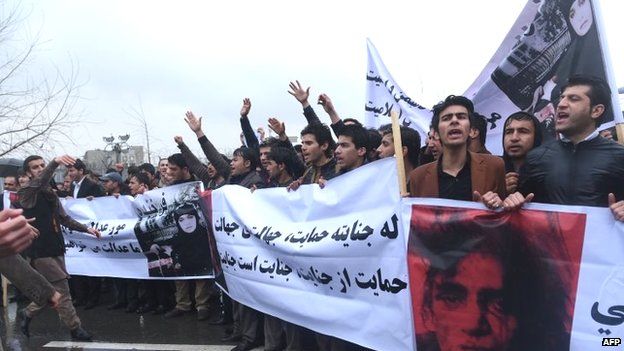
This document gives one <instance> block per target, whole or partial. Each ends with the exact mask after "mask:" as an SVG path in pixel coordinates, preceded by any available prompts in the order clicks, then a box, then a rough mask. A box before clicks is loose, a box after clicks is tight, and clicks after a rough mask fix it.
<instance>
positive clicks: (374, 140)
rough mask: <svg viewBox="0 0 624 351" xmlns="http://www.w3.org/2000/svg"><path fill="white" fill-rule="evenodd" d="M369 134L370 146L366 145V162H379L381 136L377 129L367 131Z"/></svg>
mask: <svg viewBox="0 0 624 351" xmlns="http://www.w3.org/2000/svg"><path fill="white" fill-rule="evenodd" d="M347 125H348V124H347ZM366 131H367V132H368V145H366V161H368V162H373V161H375V160H379V152H378V151H377V149H378V148H379V145H381V138H382V136H381V134H379V131H378V130H377V129H375V128H368V129H366Z"/></svg>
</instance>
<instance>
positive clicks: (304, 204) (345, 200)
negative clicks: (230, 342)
mask: <svg viewBox="0 0 624 351" xmlns="http://www.w3.org/2000/svg"><path fill="white" fill-rule="evenodd" d="M399 205H400V198H399V189H398V181H397V172H396V162H395V161H394V159H392V158H390V159H384V160H380V161H376V162H373V163H371V164H368V165H365V166H363V167H360V168H358V169H356V170H353V171H351V172H349V173H348V175H345V176H341V177H338V178H335V179H332V180H330V181H329V182H328V184H327V185H326V186H325V188H324V189H320V188H319V186H318V185H306V186H302V187H301V188H299V189H298V190H297V191H294V192H288V191H287V190H286V188H274V189H262V190H256V191H255V192H254V193H251V192H250V191H249V189H246V188H242V187H239V186H225V187H223V188H220V189H218V190H216V191H213V192H212V207H213V214H212V217H213V231H214V233H215V237H216V240H217V248H218V251H219V255H220V258H221V266H222V269H223V272H224V276H225V281H226V283H227V289H228V292H229V294H230V296H231V297H232V298H234V299H235V300H237V301H240V302H241V303H243V304H245V305H248V306H250V307H252V308H255V309H257V310H259V311H261V312H264V313H268V314H271V315H274V316H277V317H279V318H281V319H283V320H286V321H289V322H292V323H295V324H298V325H302V326H304V327H306V328H309V329H312V330H314V331H316V332H319V333H322V334H326V335H332V336H336V337H339V338H341V339H345V340H348V341H350V342H353V343H356V344H359V345H362V346H365V347H368V348H372V349H374V350H409V349H412V348H413V345H414V344H413V340H414V339H413V332H412V320H411V316H410V313H406V311H409V310H410V294H409V290H408V288H407V281H408V280H407V279H408V275H407V267H406V264H405V262H406V240H405V235H404V231H403V229H402V227H401V225H400V213H399V212H400V208H399Z"/></svg>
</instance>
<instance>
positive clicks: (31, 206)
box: [18, 155, 100, 341]
mask: <svg viewBox="0 0 624 351" xmlns="http://www.w3.org/2000/svg"><path fill="white" fill-rule="evenodd" d="M75 162H76V160H75V159H74V158H72V157H70V156H67V155H65V156H59V157H57V158H55V159H54V160H52V161H51V162H50V163H49V164H48V165H47V166H46V165H45V162H44V161H43V158H42V157H41V156H36V155H33V156H29V157H27V158H26V159H25V160H24V166H23V169H24V170H25V171H26V174H27V175H28V176H29V178H30V181H29V183H28V184H25V185H24V186H23V187H22V188H21V189H20V191H19V203H18V205H19V207H21V208H23V209H24V216H25V217H27V218H34V222H33V226H34V227H35V228H37V229H38V231H39V233H40V234H39V236H38V237H37V238H36V239H35V240H34V241H33V243H32V245H31V246H30V247H29V248H28V249H27V250H26V255H27V256H28V257H30V258H31V261H30V263H31V265H32V266H33V267H34V268H35V269H36V270H37V271H38V272H39V273H41V274H42V275H43V276H44V277H45V278H46V279H47V280H48V281H49V282H50V283H52V285H53V286H54V288H55V289H56V290H57V291H58V292H59V293H60V294H61V298H60V302H59V308H58V313H59V317H60V318H61V320H62V321H63V323H64V324H65V325H66V326H67V327H68V328H69V329H70V331H71V336H72V339H75V340H82V341H90V340H91V338H92V336H91V334H90V333H89V332H87V331H86V330H84V329H83V328H82V326H81V322H80V319H79V318H78V316H77V315H76V310H75V309H74V306H73V305H72V302H71V296H70V293H69V285H68V282H67V279H68V278H69V274H68V273H67V269H66V268H65V242H64V240H63V235H62V232H61V225H63V226H65V227H67V228H69V229H71V230H76V231H79V232H86V233H89V234H91V235H94V236H96V237H98V238H99V237H100V232H99V231H98V230H97V229H94V228H88V227H86V226H85V225H83V224H81V223H79V222H77V221H75V220H74V219H72V218H71V217H70V216H68V215H67V213H65V210H64V209H63V206H62V205H61V202H60V201H59V198H58V197H57V196H56V194H55V193H54V192H53V191H52V189H51V188H50V179H52V176H53V175H54V170H55V169H56V168H57V167H58V166H59V165H61V164H62V165H65V166H73V165H74V164H75ZM44 308H45V306H43V305H38V304H37V303H35V302H33V303H31V304H30V305H28V306H27V307H26V308H25V309H24V310H21V311H20V312H19V316H20V318H21V321H20V329H21V331H22V333H24V334H25V335H26V336H28V335H29V325H30V321H31V320H32V318H33V317H35V316H36V315H38V314H39V313H40V312H42V311H43V309H44Z"/></svg>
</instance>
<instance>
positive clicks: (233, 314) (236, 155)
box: [0, 76, 624, 351]
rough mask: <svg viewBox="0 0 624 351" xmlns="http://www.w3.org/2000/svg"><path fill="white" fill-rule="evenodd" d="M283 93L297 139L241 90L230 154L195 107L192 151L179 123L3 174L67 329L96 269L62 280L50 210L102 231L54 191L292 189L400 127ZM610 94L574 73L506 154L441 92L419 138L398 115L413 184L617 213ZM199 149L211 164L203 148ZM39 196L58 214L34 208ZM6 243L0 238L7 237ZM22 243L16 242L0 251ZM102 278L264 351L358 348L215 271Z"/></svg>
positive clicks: (508, 137) (412, 192) (363, 160)
mask: <svg viewBox="0 0 624 351" xmlns="http://www.w3.org/2000/svg"><path fill="white" fill-rule="evenodd" d="M289 93H290V94H291V95H292V96H293V97H294V98H295V99H296V100H297V101H298V103H300V104H301V107H302V109H303V115H304V117H305V119H306V121H307V125H306V127H305V128H303V130H301V131H300V137H301V138H300V140H301V144H300V145H293V144H292V143H291V141H290V139H289V138H288V136H287V132H286V129H285V125H284V123H283V122H281V121H279V120H278V119H276V118H269V119H268V125H269V127H270V128H271V130H272V131H273V132H274V133H275V134H276V135H277V136H276V137H265V133H264V131H260V130H257V131H254V129H253V128H252V123H251V121H250V116H249V115H250V111H251V106H252V105H251V100H250V99H247V98H246V99H244V100H243V104H242V107H241V110H240V125H241V129H242V137H241V144H242V146H241V147H239V148H237V149H236V150H234V152H233V154H232V156H231V159H230V158H229V157H228V156H226V155H223V154H221V153H220V152H219V151H218V150H217V147H216V146H215V145H214V144H213V143H212V142H211V140H210V138H209V135H207V134H205V133H204V130H203V128H202V118H201V117H199V118H198V117H196V116H195V114H194V113H193V112H190V111H189V112H187V113H186V115H185V117H184V121H185V122H186V124H187V125H188V127H189V128H190V129H191V130H192V131H193V132H194V133H195V135H196V136H197V142H198V143H199V145H200V147H201V150H202V151H203V155H201V156H200V157H198V156H197V155H194V154H193V152H192V151H191V150H190V148H189V147H188V146H187V144H186V143H185V141H184V140H183V139H182V137H180V136H175V137H174V138H173V141H174V142H175V143H176V144H177V147H178V148H179V151H180V152H179V153H176V154H173V155H171V156H169V157H168V158H163V159H161V160H160V161H159V163H158V165H157V167H154V166H153V165H151V164H142V165H140V166H138V167H130V168H128V169H125V170H124V169H123V165H121V164H119V165H116V166H115V168H113V169H110V170H108V171H107V173H106V174H104V175H100V176H98V175H95V174H93V172H89V171H88V170H87V169H86V167H85V164H84V163H83V162H82V161H80V160H79V159H73V158H71V157H69V156H61V157H58V158H56V159H54V160H52V161H51V162H50V163H48V164H47V165H46V164H45V163H44V161H43V159H42V158H41V157H38V156H31V157H29V158H27V159H26V161H25V162H24V170H23V172H22V173H20V174H18V175H17V176H16V177H6V178H5V180H4V187H5V190H10V191H15V192H17V194H18V198H17V199H14V203H15V204H16V207H18V208H22V209H23V211H24V216H26V217H31V216H34V215H35V214H38V215H37V216H36V217H37V220H36V222H33V223H32V224H27V225H31V228H32V227H34V228H36V229H37V230H38V234H37V236H36V237H34V238H32V239H31V241H32V244H30V247H29V248H28V249H27V250H26V251H25V255H26V256H27V257H29V258H31V259H32V261H31V262H36V263H37V264H32V266H33V267H34V268H35V269H36V270H37V271H38V272H39V273H41V274H42V275H43V276H44V277H45V278H46V279H47V281H49V282H50V283H52V285H53V286H54V288H55V289H56V290H57V291H58V292H60V294H61V295H62V297H61V298H60V302H57V305H60V306H61V307H59V308H58V311H59V315H60V316H61V319H62V321H63V322H64V323H65V324H66V325H67V327H68V328H69V329H70V330H71V332H72V333H71V335H72V337H73V338H75V339H78V340H90V339H91V335H90V333H89V332H87V331H86V330H84V329H83V328H82V327H81V324H80V320H79V318H78V316H77V314H76V311H75V307H78V306H82V307H83V308H84V309H91V308H96V307H98V306H99V304H100V293H101V291H102V289H103V288H102V281H103V279H102V278H95V277H82V276H76V275H74V276H72V277H71V280H69V283H70V284H69V286H67V282H68V278H69V275H68V274H67V272H66V270H65V264H64V261H63V260H62V258H63V252H64V249H63V242H62V238H61V239H58V240H57V239H50V238H49V237H51V236H52V234H54V233H59V231H58V223H61V224H63V225H65V226H68V227H70V228H72V229H75V230H79V231H83V232H89V233H91V234H93V235H99V232H97V230H95V229H93V228H86V227H84V226H83V225H81V224H79V223H77V222H75V221H73V220H72V219H71V218H70V217H69V216H67V215H66V214H65V213H64V211H63V210H62V207H60V205H59V203H58V197H64V198H66V197H72V198H94V197H99V196H107V195H112V196H119V195H131V196H139V195H141V194H142V193H144V192H145V191H148V190H151V189H154V188H159V187H166V186H170V185H174V184H180V183H185V182H190V181H197V180H198V181H201V182H203V184H204V186H205V188H207V189H217V188H219V187H221V186H223V185H226V184H235V185H240V186H243V187H247V188H250V189H251V190H252V191H253V190H255V189H260V188H269V187H287V188H288V190H289V191H297V189H298V188H299V187H300V186H301V185H303V184H318V185H319V186H320V187H323V186H324V185H325V184H326V182H327V181H328V180H331V179H332V178H334V177H339V176H342V175H344V174H345V173H348V172H350V171H352V170H354V169H356V168H358V167H361V166H363V165H365V164H367V163H370V162H374V161H375V160H377V159H380V158H386V157H393V156H394V154H395V143H394V138H395V135H393V131H392V127H391V125H384V126H381V127H380V128H379V129H371V128H368V129H367V128H365V127H364V126H363V125H362V124H361V123H360V122H359V121H358V120H357V119H353V118H344V119H343V118H341V117H340V116H339V114H338V112H337V110H336V108H335V107H334V104H333V101H332V100H331V99H330V97H329V96H327V95H325V94H321V95H320V96H318V98H317V99H316V102H317V104H318V105H320V107H321V108H322V110H323V111H324V112H325V113H326V114H327V116H328V118H329V122H330V123H329V124H325V123H323V122H322V120H321V118H319V116H318V115H317V113H316V111H315V110H314V108H313V107H312V105H311V103H310V99H311V97H310V88H304V87H302V86H301V84H300V83H299V82H293V83H291V84H290V90H289ZM610 96H611V94H610V90H609V87H608V85H606V84H605V82H603V81H600V80H597V79H594V78H592V77H583V76H575V77H572V78H571V79H570V81H569V82H568V85H566V86H565V87H564V88H563V89H562V94H561V96H560V100H559V102H558V106H557V111H556V130H557V132H558V133H559V135H558V137H557V138H556V139H555V140H552V141H549V142H543V140H544V135H543V133H544V132H543V131H542V129H541V128H542V127H541V124H540V123H539V121H538V120H537V119H536V118H535V117H534V116H533V115H531V114H529V113H526V112H523V111H518V112H516V113H513V114H511V115H510V116H508V117H507V119H506V120H505V122H504V132H503V138H502V140H501V142H502V144H503V149H504V154H503V156H502V157H499V156H494V155H491V154H490V152H489V151H488V150H487V149H486V147H485V145H486V136H487V121H486V119H485V117H483V116H482V115H480V114H478V113H477V112H476V111H475V110H474V105H473V103H472V101H470V99H468V98H466V97H463V96H454V95H451V96H448V97H447V98H446V99H444V100H443V101H442V102H440V103H439V104H437V105H435V106H434V107H433V118H432V121H431V126H430V130H429V133H428V136H427V140H424V141H422V143H421V140H420V136H419V134H418V133H417V132H416V131H415V130H413V129H410V128H406V127H400V134H401V135H400V139H401V147H402V151H403V152H402V154H403V159H404V167H405V174H406V175H407V179H406V182H407V184H406V185H407V189H408V190H409V194H408V196H414V197H438V198H445V199H453V200H464V201H478V202H482V203H483V204H484V205H485V206H486V207H487V208H489V209H493V210H507V211H512V210H516V209H518V208H520V207H522V206H523V204H525V203H526V202H528V201H531V200H534V201H538V202H542V203H551V204H563V205H585V206H600V207H610V208H611V210H612V212H613V214H614V216H615V218H616V219H617V220H620V221H622V220H624V201H622V200H624V147H622V146H620V145H619V144H617V143H616V142H614V141H612V140H608V138H607V137H608V135H607V134H606V133H605V134H601V135H599V133H598V131H597V130H598V127H599V126H600V125H601V123H602V119H603V117H604V114H605V111H606V110H607V109H609V106H610V99H611V97H610ZM180 122H181V121H180ZM255 122H257V121H255ZM256 132H258V134H256ZM332 134H333V135H332ZM203 157H205V158H206V159H207V160H208V164H204V163H202V162H201V161H200V158H203ZM59 165H64V166H66V167H67V175H66V177H65V179H64V182H63V183H62V184H58V185H56V186H55V189H54V190H52V189H50V188H49V187H48V184H49V181H50V179H51V176H52V173H53V171H54V169H55V168H56V167H58V166H59ZM122 174H127V176H126V177H122ZM124 178H125V179H124ZM47 208H49V209H51V211H52V213H53V214H51V215H48V216H41V213H43V211H44V210H45V209H47ZM19 211H22V210H19ZM40 217H45V218H40ZM46 238H47V239H46ZM59 240H60V242H59ZM29 243H30V242H29ZM59 245H60V247H59ZM50 247H53V248H54V249H50ZM0 249H3V247H2V246H1V243H0ZM19 249H22V247H19ZM17 251H19V250H17V249H16V248H13V249H9V250H8V251H7V252H9V253H10V252H17ZM0 252H3V253H4V251H2V250H0ZM106 281H107V282H108V284H109V285H111V286H112V287H113V288H114V289H113V291H114V303H113V304H112V305H110V306H107V309H108V310H111V311H113V310H116V311H124V312H126V313H139V314H144V313H153V314H163V315H164V317H165V318H167V319H174V318H177V317H180V316H183V315H186V314H189V313H191V312H192V311H194V310H195V311H196V316H197V319H198V320H199V321H206V323H209V324H216V325H224V326H225V328H224V330H225V332H226V334H225V335H224V338H223V341H224V342H237V343H238V345H237V346H236V347H235V348H234V349H233V351H234V350H236V351H242V350H250V349H252V348H254V347H257V346H259V345H264V348H265V350H303V349H304V342H305V341H307V342H309V341H310V340H314V342H316V343H317V344H318V349H320V350H356V349H361V347H359V346H357V345H353V344H350V343H349V342H346V341H344V340H340V339H337V338H335V337H331V336H325V335H321V334H318V333H313V332H311V331H309V330H306V329H304V328H302V327H300V326H297V325H294V324H292V323H287V322H285V321H281V320H280V319H278V318H276V317H274V316H269V315H264V314H263V313H261V312H258V311H256V310H254V309H253V308H251V307H248V306H245V305H243V304H240V303H238V302H236V301H232V300H230V299H229V298H228V297H227V295H225V294H222V293H221V292H220V291H219V289H218V288H217V287H216V286H215V284H214V281H213V280H207V279H199V280H180V281H175V282H171V281H165V280H143V281H140V280H134V279H120V278H112V279H106ZM33 301H34V302H33V303H31V304H30V305H29V306H28V307H27V308H26V309H25V310H23V311H21V312H20V316H21V322H20V323H21V324H20V326H21V328H22V331H23V332H24V333H25V334H27V335H28V328H29V323H30V321H31V320H32V318H34V317H35V316H36V314H37V313H38V312H39V311H40V310H41V309H42V308H43V307H44V306H43V305H42V304H41V299H38V300H33ZM111 313H118V312H111ZM482 337H487V335H484V336H482Z"/></svg>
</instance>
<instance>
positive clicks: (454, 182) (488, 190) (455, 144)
mask: <svg viewBox="0 0 624 351" xmlns="http://www.w3.org/2000/svg"><path fill="white" fill-rule="evenodd" d="M473 112H474V107H473V104H472V101H470V100H469V99H468V98H465V97H463V96H455V95H450V96H448V97H447V98H446V99H445V100H444V101H442V102H440V103H439V104H437V105H435V106H434V107H433V118H432V122H431V124H432V126H433V128H434V130H435V132H436V133H437V134H438V135H439V137H440V143H441V144H442V149H443V151H442V155H441V156H440V158H439V159H438V160H437V162H432V163H428V164H426V165H423V166H420V167H418V168H416V169H415V170H414V171H412V173H411V174H410V194H411V196H415V197H439V198H443V199H452V200H464V201H471V200H476V201H483V203H484V204H485V205H486V206H487V207H489V208H499V207H501V206H502V205H503V201H502V200H501V199H502V198H505V195H506V190H505V169H504V164H503V160H502V159H500V158H499V157H495V156H491V155H484V154H475V153H472V152H470V151H468V138H469V134H470V114H471V113H473Z"/></svg>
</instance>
